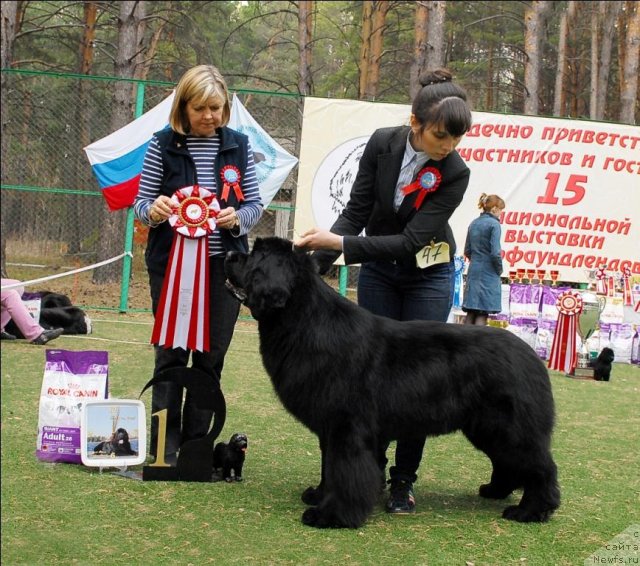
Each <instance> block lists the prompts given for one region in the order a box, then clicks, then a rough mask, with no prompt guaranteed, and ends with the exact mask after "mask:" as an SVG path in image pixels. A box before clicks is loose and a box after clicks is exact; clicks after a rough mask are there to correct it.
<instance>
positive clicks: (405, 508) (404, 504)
mask: <svg viewBox="0 0 640 566" xmlns="http://www.w3.org/2000/svg"><path fill="white" fill-rule="evenodd" d="M389 483H390V484H391V487H390V488H389V491H390V492H391V495H390V496H389V500H388V501H387V505H386V509H387V513H395V514H397V515H403V514H408V513H415V511H416V498H415V497H414V495H413V484H412V483H411V482H408V481H402V480H389Z"/></svg>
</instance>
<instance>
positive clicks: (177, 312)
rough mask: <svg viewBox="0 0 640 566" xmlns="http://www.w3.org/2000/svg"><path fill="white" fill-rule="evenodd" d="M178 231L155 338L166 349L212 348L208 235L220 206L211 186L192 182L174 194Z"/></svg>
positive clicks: (172, 221) (171, 220)
mask: <svg viewBox="0 0 640 566" xmlns="http://www.w3.org/2000/svg"><path fill="white" fill-rule="evenodd" d="M171 200H172V202H173V205H174V206H173V214H172V215H171V216H170V217H169V224H170V226H171V227H172V228H173V230H174V238H173V244H172V245H171V254H170V256H169V263H168V265H167V270H166V272H165V277H164V283H163V286H162V294H161V295H160V302H159V303H158V311H157V312H156V316H155V322H154V325H153V332H152V334H151V343H152V344H157V345H158V346H163V347H165V348H184V349H185V350H198V351H200V352H206V351H208V350H209V261H208V259H209V258H208V256H209V253H208V240H209V238H208V236H209V234H211V233H212V232H213V231H214V230H215V228H216V217H217V216H218V214H219V213H220V205H219V204H218V200H217V199H216V196H215V195H214V194H213V193H212V192H211V191H208V190H207V189H204V188H202V187H199V186H198V185H192V186H189V187H183V188H182V189H178V190H177V191H176V192H175V193H174V194H173V195H172V197H171Z"/></svg>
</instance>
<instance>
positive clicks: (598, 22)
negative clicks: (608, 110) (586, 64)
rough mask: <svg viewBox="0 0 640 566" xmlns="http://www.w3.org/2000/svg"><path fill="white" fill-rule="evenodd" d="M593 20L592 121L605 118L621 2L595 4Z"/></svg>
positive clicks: (601, 0) (590, 112)
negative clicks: (615, 30)
mask: <svg viewBox="0 0 640 566" xmlns="http://www.w3.org/2000/svg"><path fill="white" fill-rule="evenodd" d="M592 9H593V11H594V13H593V16H592V19H591V96H590V99H589V117H590V118H591V119H592V120H602V119H603V118H604V107H605V102H606V99H607V84H608V82H609V73H610V67H611V48H612V43H613V32H614V24H615V21H616V18H617V16H618V12H619V11H620V2H617V1H616V2H608V1H607V2H605V1H603V0H600V2H598V4H595V3H593V4H592Z"/></svg>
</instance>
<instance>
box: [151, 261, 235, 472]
mask: <svg viewBox="0 0 640 566" xmlns="http://www.w3.org/2000/svg"><path fill="white" fill-rule="evenodd" d="M225 279H226V278H225V274H224V257H210V258H209V347H210V348H209V351H208V352H196V351H190V350H184V349H183V348H176V349H172V348H164V347H162V346H155V367H154V370H153V375H154V377H155V376H156V375H157V374H158V373H159V372H161V371H163V370H165V369H168V368H173V367H188V363H189V358H191V367H193V368H196V369H199V370H202V371H203V372H204V373H206V374H207V375H210V376H211V378H212V379H216V380H218V381H220V378H221V376H222V368H223V366H224V358H225V356H226V354H227V350H228V349H229V344H230V343H231V339H232V338H233V329H234V327H235V324H236V321H237V319H238V314H239V312H240V303H239V301H238V300H237V299H236V298H235V297H234V296H233V295H232V294H231V293H230V292H229V291H228V290H227V289H226V287H225ZM163 282H164V275H159V274H157V273H151V272H149V286H150V290H151V304H152V309H153V314H154V316H155V314H156V312H157V310H158V302H159V300H160V294H161V292H162V284H163ZM183 394H184V391H183V388H182V387H181V386H179V385H177V384H175V383H169V382H167V383H159V384H157V385H154V386H153V392H152V399H151V411H152V413H156V412H158V411H160V410H162V409H167V431H166V432H167V436H166V444H165V455H166V456H167V457H168V459H169V460H172V459H173V457H174V456H175V454H176V452H177V451H178V449H179V448H180V446H181V445H182V444H183V443H184V442H186V441H188V440H192V439H194V438H199V437H202V436H204V435H205V434H207V432H208V431H209V427H210V424H211V419H212V417H213V413H212V412H211V411H209V410H203V409H198V408H196V407H195V405H194V403H193V400H192V399H191V398H190V397H191V396H190V394H189V393H188V392H187V394H186V396H185V398H184V406H183ZM157 445H158V419H157V418H156V417H152V419H151V444H150V449H149V452H150V453H151V454H152V455H155V454H156V448H157Z"/></svg>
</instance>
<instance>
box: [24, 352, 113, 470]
mask: <svg viewBox="0 0 640 566" xmlns="http://www.w3.org/2000/svg"><path fill="white" fill-rule="evenodd" d="M108 367H109V364H108V353H107V352H101V351H85V352H74V351H71V350H47V351H46V359H45V366H44V378H43V380H42V389H41V391H40V411H39V414H38V439H37V442H36V456H37V457H38V459H40V460H44V461H47V462H69V463H74V464H80V463H81V462H82V459H81V452H80V416H81V415H80V409H81V408H82V403H83V402H84V401H85V400H88V399H106V398H108V396H109V393H108V392H109V381H108Z"/></svg>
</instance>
